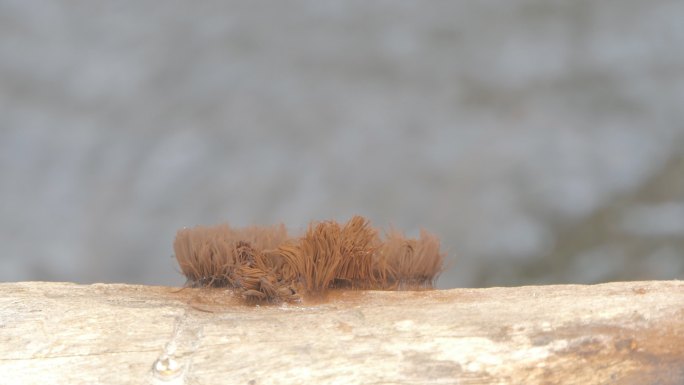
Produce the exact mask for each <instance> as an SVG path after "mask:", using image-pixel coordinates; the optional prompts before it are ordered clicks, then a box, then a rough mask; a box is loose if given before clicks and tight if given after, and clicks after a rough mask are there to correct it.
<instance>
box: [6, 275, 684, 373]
mask: <svg viewBox="0 0 684 385" xmlns="http://www.w3.org/2000/svg"><path fill="white" fill-rule="evenodd" d="M0 383H2V384H41V385H42V384H96V383H105V384H146V383H148V384H149V383H151V384H270V383H285V384H295V383H297V384H314V383H336V384H348V383H351V384H354V383H364V384H368V383H373V384H379V383H382V384H385V383H401V384H582V385H586V384H639V385H642V384H684V282H682V281H664V282H629V283H610V284H602V285H594V286H579V285H563V286H529V287H516V288H491V289H455V290H442V291H422V292H361V291H359V292H340V293H334V294H331V295H330V298H328V300H327V301H319V302H317V303H314V302H308V303H303V304H299V305H280V306H261V307H253V306H246V305H243V304H241V303H240V302H239V301H238V300H237V299H235V298H233V297H232V295H231V293H230V292H228V291H225V290H206V289H205V290H200V289H184V290H180V291H179V289H177V288H169V287H150V286H132V285H110V284H96V285H88V286H84V285H75V284H69V283H44V282H22V283H5V284H0Z"/></svg>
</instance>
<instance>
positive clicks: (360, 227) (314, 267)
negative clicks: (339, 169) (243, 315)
mask: <svg viewBox="0 0 684 385" xmlns="http://www.w3.org/2000/svg"><path fill="white" fill-rule="evenodd" d="M174 250H175V253H176V258H177V259H178V264H179V265H180V268H181V271H182V272H183V274H184V275H185V276H186V278H187V280H188V284H189V285H191V286H193V287H231V288H234V289H235V290H237V291H238V292H239V293H240V294H241V295H242V296H243V298H245V299H246V300H249V301H271V302H278V301H290V300H295V299H297V298H298V294H297V293H298V292H300V293H303V294H316V293H321V292H324V291H325V290H327V289H330V288H338V287H351V288H361V289H406V288H430V287H432V285H433V283H434V280H435V279H436V278H437V276H438V275H439V273H440V272H441V270H442V263H443V259H444V255H443V254H441V253H440V250H439V240H438V239H437V238H436V237H435V236H434V235H431V234H429V233H427V232H425V231H421V234H420V237H419V238H418V239H407V238H405V237H404V236H403V235H402V234H401V233H400V232H398V231H395V230H391V231H389V232H388V233H387V235H386V239H385V240H382V239H380V237H379V236H378V231H377V230H375V229H374V228H372V227H371V226H370V224H369V222H368V220H366V219H365V218H363V217H361V216H355V217H353V218H352V219H351V220H350V221H349V222H347V223H346V224H344V225H340V224H338V223H337V222H335V221H326V222H319V223H313V224H311V225H309V228H308V229H307V231H306V233H305V234H304V235H303V236H301V237H298V238H289V237H288V236H287V231H286V230H285V227H284V226H282V225H280V226H273V227H248V228H244V229H233V228H231V227H230V226H228V225H220V226H215V227H204V226H198V227H195V228H192V229H182V230H180V231H179V232H178V234H177V235H176V240H175V241H174Z"/></svg>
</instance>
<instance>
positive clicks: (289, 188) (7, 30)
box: [0, 0, 684, 287]
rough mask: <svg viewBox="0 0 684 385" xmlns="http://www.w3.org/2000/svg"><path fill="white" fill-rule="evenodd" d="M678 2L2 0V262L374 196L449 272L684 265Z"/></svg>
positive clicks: (116, 257)
mask: <svg viewBox="0 0 684 385" xmlns="http://www.w3.org/2000/svg"><path fill="white" fill-rule="evenodd" d="M683 20H684V2H682V1H677V0H672V1H667V0H655V1H638V0H621V1H572V2H564V1H548V0H529V1H527V0H505V1H504V0H502V1H481V2H461V1H453V2H431V3H429V4H428V3H424V2H420V1H391V2H390V1H377V2H368V1H317V0H312V1H292V2H279V1H257V2H253V1H243V2H218V1H216V2H213V1H205V2H201V4H198V3H191V2H177V1H169V2H156V1H155V2H153V1H140V0H135V1H132V0H131V1H117V2H106V3H102V2H91V1H35V0H34V1H21V0H15V1H6V0H0V243H1V244H2V246H3V247H2V254H1V255H0V280H3V281H18V280H59V281H75V282H81V283H89V282H129V283H146V284H168V285H182V284H183V283H184V279H183V278H182V277H181V275H180V274H179V273H178V270H177V267H176V262H175V260H174V259H172V258H171V255H172V247H171V244H172V241H173V237H174V235H175V232H176V230H177V229H179V228H181V227H183V226H193V225H196V224H215V223H221V222H229V223H231V224H233V225H249V224H272V223H280V222H283V223H285V224H287V225H288V227H289V228H291V229H292V230H294V231H296V230H299V229H303V228H304V227H305V225H306V224H307V223H308V222H309V221H310V220H312V219H329V218H334V219H338V220H346V219H348V218H349V217H350V216H351V215H353V214H357V213H358V214H362V215H366V216H368V217H369V218H370V219H371V220H372V221H373V223H374V224H375V225H377V226H388V225H390V224H391V225H394V226H395V227H397V228H399V229H403V230H405V231H406V232H407V233H408V234H409V235H416V234H417V233H418V230H419V229H420V228H421V227H424V228H426V229H428V230H430V231H432V232H435V233H436V234H438V235H439V236H440V237H441V238H442V241H443V246H444V249H445V250H446V251H447V252H448V253H449V256H450V258H451V263H450V269H449V270H448V271H447V272H446V273H445V274H443V276H442V278H441V279H440V284H439V286H440V287H455V286H491V285H517V284H534V283H565V282H577V283H592V282H601V281H607V280H627V279H671V278H680V279H681V278H682V277H683V276H684V108H683V106H684V104H683V103H684V49H683V48H684V22H683Z"/></svg>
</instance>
